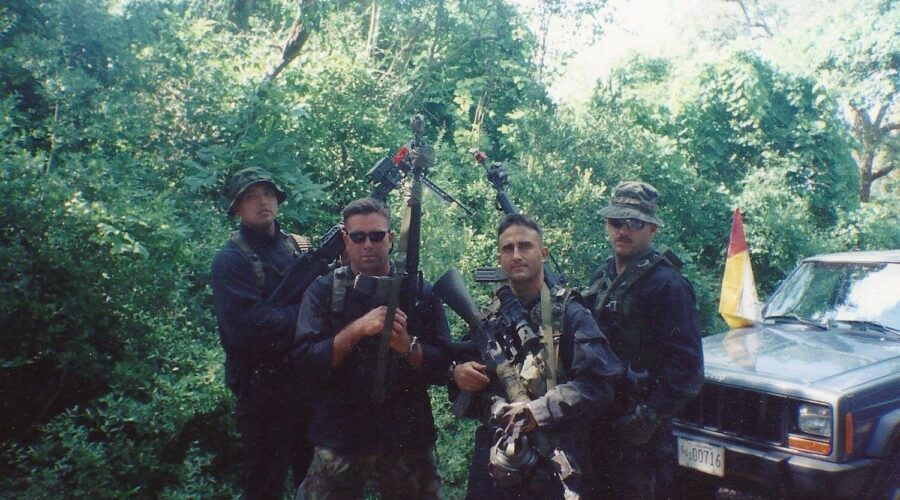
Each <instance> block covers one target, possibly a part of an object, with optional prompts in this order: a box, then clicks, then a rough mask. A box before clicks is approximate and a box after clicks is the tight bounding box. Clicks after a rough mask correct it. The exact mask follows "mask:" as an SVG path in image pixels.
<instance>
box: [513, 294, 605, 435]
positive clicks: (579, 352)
mask: <svg viewBox="0 0 900 500" xmlns="http://www.w3.org/2000/svg"><path fill="white" fill-rule="evenodd" d="M559 359H560V363H561V364H562V365H563V367H564V370H565V373H566V375H567V377H566V378H567V381H566V382H565V383H563V384H559V385H557V386H556V387H555V388H553V389H552V390H550V391H548V392H547V394H545V395H544V396H543V397H541V398H538V399H535V400H534V401H532V402H530V403H528V409H529V410H530V411H531V414H532V415H533V416H534V419H535V421H536V422H537V424H538V426H539V427H541V428H544V427H553V426H558V425H565V424H567V423H570V422H574V421H577V420H580V421H584V422H586V421H588V420H589V419H590V418H593V417H594V416H596V415H597V414H599V413H600V412H601V411H602V410H603V408H605V407H606V406H608V405H609V404H610V402H611V401H612V398H613V383H614V381H615V379H616V378H617V377H619V376H620V375H621V374H622V371H623V367H622V363H621V362H620V361H619V358H617V357H616V355H615V354H613V352H612V350H611V349H610V348H609V342H608V341H607V340H606V337H604V336H603V334H602V333H601V332H600V328H599V327H598V326H597V323H596V322H595V321H594V318H593V317H591V314H590V312H588V310H587V309H585V308H584V307H583V306H582V305H580V304H577V303H575V302H571V303H569V306H568V308H567V309H566V318H565V322H564V332H563V336H562V339H561V341H560V356H559Z"/></svg>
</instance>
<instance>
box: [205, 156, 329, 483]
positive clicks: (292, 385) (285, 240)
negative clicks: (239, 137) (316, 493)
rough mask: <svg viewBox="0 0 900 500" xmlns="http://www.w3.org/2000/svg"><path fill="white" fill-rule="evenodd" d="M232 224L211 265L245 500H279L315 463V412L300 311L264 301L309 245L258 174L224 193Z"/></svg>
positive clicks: (266, 178)
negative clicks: (299, 344) (292, 229)
mask: <svg viewBox="0 0 900 500" xmlns="http://www.w3.org/2000/svg"><path fill="white" fill-rule="evenodd" d="M226 195H227V196H228V199H229V200H230V201H229V205H228V216H229V217H236V218H237V219H238V220H239V221H240V227H239V228H238V230H237V231H234V232H233V233H231V237H230V238H229V241H228V242H227V243H226V244H225V247H224V248H222V250H220V251H219V253H218V254H216V257H215V259H213V264H212V289H213V304H214V306H215V311H216V321H217V322H218V325H219V338H220V340H221V341H222V347H224V349H225V383H226V384H227V385H228V387H229V389H231V390H232V391H233V392H234V394H235V403H236V410H237V419H236V420H237V430H238V433H239V434H240V435H241V444H242V446H243V449H244V463H243V466H244V467H243V468H244V470H243V475H244V484H243V495H242V496H243V498H245V499H280V498H282V497H283V496H284V483H285V478H286V477H287V473H288V470H289V469H290V470H291V471H292V472H293V481H294V486H295V487H296V486H297V485H299V484H300V483H301V482H302V481H303V478H304V476H305V474H306V469H307V468H308V467H309V463H310V461H311V460H312V451H313V450H312V445H311V444H310V443H309V441H308V440H307V437H306V429H307V426H308V421H309V414H310V410H309V409H308V406H307V404H306V402H305V401H304V398H306V397H308V395H307V394H306V393H305V392H304V391H303V390H302V389H301V388H300V384H299V379H298V378H297V376H296V375H295V374H294V371H293V367H292V364H291V358H290V347H291V342H292V341H293V338H294V326H295V325H296V322H297V314H298V312H299V310H300V303H299V301H297V302H296V303H293V304H288V305H285V306H282V305H276V304H272V303H270V302H269V301H268V300H267V299H268V298H269V296H270V295H271V294H272V292H273V291H275V289H276V288H277V287H278V285H279V284H280V283H281V281H282V276H283V275H284V274H285V273H286V270H287V268H288V266H290V265H291V263H292V262H293V261H294V260H295V259H297V258H298V257H299V256H300V254H301V253H303V252H304V251H307V250H309V247H310V245H309V240H307V239H305V238H304V237H302V236H298V235H293V234H288V233H285V232H283V231H282V230H281V227H280V226H279V224H278V221H277V220H276V217H277V216H278V206H279V205H280V204H281V203H283V202H284V201H285V200H286V199H287V194H286V193H285V192H284V190H283V189H281V187H279V186H278V184H276V183H275V181H274V180H273V178H272V176H271V175H270V174H269V173H268V172H266V171H265V170H262V169H260V168H255V167H251V168H245V169H243V170H240V171H238V172H237V173H235V174H234V175H233V176H232V177H231V179H229V181H228V183H227V185H226Z"/></svg>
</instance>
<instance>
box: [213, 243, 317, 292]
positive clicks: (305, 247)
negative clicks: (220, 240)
mask: <svg viewBox="0 0 900 500" xmlns="http://www.w3.org/2000/svg"><path fill="white" fill-rule="evenodd" d="M279 237H280V240H281V243H282V244H283V245H284V247H285V248H287V251H288V252H289V253H290V254H291V256H292V257H296V256H298V255H300V254H303V253H306V252H308V251H310V250H311V249H312V242H311V241H309V238H307V237H306V236H301V235H299V234H293V233H286V232H284V231H281V234H280V235H279ZM229 239H230V240H231V241H233V242H234V244H235V245H237V247H238V249H239V250H240V251H241V253H242V254H244V257H247V260H249V261H250V267H251V268H252V269H253V280H254V281H255V282H256V286H258V287H259V289H260V290H262V289H263V288H264V287H265V285H266V273H265V270H264V269H263V267H264V265H263V262H262V260H261V259H260V258H259V254H257V253H256V251H255V250H253V247H251V246H250V243H249V242H247V239H246V238H244V235H243V234H241V232H240V231H232V233H231V237H230V238H229ZM282 271H283V269H275V272H276V273H278V274H279V275H281V273H282Z"/></svg>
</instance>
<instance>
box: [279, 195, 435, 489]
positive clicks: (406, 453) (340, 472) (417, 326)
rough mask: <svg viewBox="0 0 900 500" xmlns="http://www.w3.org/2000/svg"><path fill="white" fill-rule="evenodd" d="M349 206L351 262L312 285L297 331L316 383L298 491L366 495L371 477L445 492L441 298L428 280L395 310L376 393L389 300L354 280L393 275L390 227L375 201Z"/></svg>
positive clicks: (298, 355)
mask: <svg viewBox="0 0 900 500" xmlns="http://www.w3.org/2000/svg"><path fill="white" fill-rule="evenodd" d="M343 214H344V226H345V228H344V236H343V237H344V242H345V244H346V246H347V254H348V256H349V261H350V264H349V265H348V266H345V267H342V268H340V269H337V270H335V271H334V272H332V273H330V274H328V275H326V276H323V277H322V278H319V280H317V281H316V282H315V283H313V284H312V285H311V286H310V288H309V290H307V293H306V296H305V297H304V299H303V305H302V306H301V309H300V316H299V320H298V322H297V330H296V336H295V338H294V348H293V356H294V363H295V365H296V366H297V369H298V370H299V371H300V373H301V376H302V377H303V378H304V380H307V381H309V382H310V384H311V385H312V386H314V387H316V389H317V393H316V395H315V397H314V400H313V418H312V422H311V424H310V439H311V440H312V442H313V443H314V444H315V455H314V458H313V463H312V465H311V466H310V468H309V472H308V474H307V477H306V479H305V480H304V481H303V484H301V485H300V488H299V489H298V490H297V498H298V499H307V498H342V499H343V498H361V497H362V495H363V492H364V490H365V487H366V484H367V483H369V482H370V483H371V485H372V486H373V487H374V488H375V489H376V490H378V491H379V493H380V494H381V495H382V496H383V497H385V498H415V499H433V498H440V497H441V487H442V480H441V476H440V474H439V472H438V467H437V459H436V457H435V453H434V443H435V440H436V438H437V432H436V430H435V428H434V421H433V419H432V415H431V402H430V399H429V396H428V386H429V385H431V384H442V383H444V380H445V377H446V374H447V367H448V366H449V364H450V333H449V326H448V324H447V318H446V316H445V315H444V310H443V306H442V304H441V302H440V300H438V299H437V298H436V297H435V296H434V294H433V293H432V291H431V285H430V284H428V283H425V284H424V286H423V287H422V288H423V289H422V293H421V296H420V297H419V300H418V303H417V305H416V308H415V309H416V310H414V311H402V310H400V309H397V310H396V315H395V317H394V322H393V331H392V333H391V337H390V356H389V362H388V367H389V369H388V371H387V375H386V380H387V383H386V390H385V396H384V400H383V401H382V402H377V401H375V400H374V398H373V396H372V395H373V389H374V383H375V380H376V376H375V371H376V364H377V358H378V346H379V343H380V334H381V332H382V330H383V328H384V326H385V325H384V324H385V316H386V314H387V307H385V304H386V300H385V298H383V297H381V296H380V295H377V294H376V295H370V294H367V293H365V292H363V291H361V290H359V289H357V288H354V286H353V284H354V281H355V280H356V278H357V277H358V275H364V276H360V277H359V278H360V279H362V278H366V277H385V276H389V275H391V268H392V265H393V264H392V263H391V261H390V259H389V255H390V250H391V243H392V242H393V240H394V233H393V232H391V229H390V212H388V210H387V208H386V207H385V206H384V205H383V204H382V203H381V202H380V201H378V200H375V199H372V198H365V199H362V200H356V201H354V202H352V203H350V204H349V205H347V207H346V208H345V209H344V212H343ZM408 318H415V319H416V321H411V322H410V323H409V324H408V323H407V319H408ZM408 326H409V328H414V330H408Z"/></svg>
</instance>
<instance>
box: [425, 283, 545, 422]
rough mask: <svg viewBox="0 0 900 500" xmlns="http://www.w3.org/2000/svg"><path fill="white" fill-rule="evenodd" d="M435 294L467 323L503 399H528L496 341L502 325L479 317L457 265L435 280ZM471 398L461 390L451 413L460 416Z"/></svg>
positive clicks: (518, 400)
mask: <svg viewBox="0 0 900 500" xmlns="http://www.w3.org/2000/svg"><path fill="white" fill-rule="evenodd" d="M434 294H435V295H437V296H438V297H439V298H440V299H441V300H443V301H444V303H445V304H447V306H448V307H450V309H451V310H453V312H455V313H456V314H458V315H459V316H460V317H461V318H462V319H463V321H465V322H466V325H468V326H469V332H470V334H471V335H472V341H473V342H474V344H475V346H476V347H477V348H478V353H479V355H480V357H481V360H482V362H483V363H484V364H485V366H487V367H488V370H489V371H491V372H493V373H495V374H496V375H497V382H498V383H499V384H500V387H501V388H502V389H503V393H504V395H505V396H506V400H507V401H508V402H510V403H517V402H528V401H530V399H529V397H528V393H527V391H526V389H525V387H524V386H523V385H522V382H521V381H520V380H519V376H518V372H517V371H516V368H515V366H514V365H513V363H512V359H511V358H510V357H508V356H507V353H506V352H505V351H504V350H503V348H502V347H501V346H500V343H499V342H498V341H497V338H498V335H502V332H500V331H498V330H499V329H501V328H503V327H502V326H500V325H498V324H497V323H493V322H490V321H487V320H485V319H483V318H482V317H481V313H480V311H479V310H478V306H477V305H476V304H475V300H474V299H473V298H472V295H471V294H470V293H469V290H468V289H467V288H466V285H465V283H464V282H463V279H462V276H460V274H459V271H457V270H456V268H452V267H451V268H450V269H448V270H447V272H446V273H444V275H443V276H441V277H440V278H439V279H438V280H437V281H436V282H435V283H434ZM471 398H472V395H471V393H467V392H465V391H462V392H460V394H459V396H457V398H456V400H455V401H454V403H453V413H454V415H456V416H457V417H460V416H461V415H462V414H463V413H464V412H465V409H466V407H467V406H468V404H469V401H470V400H471Z"/></svg>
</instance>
